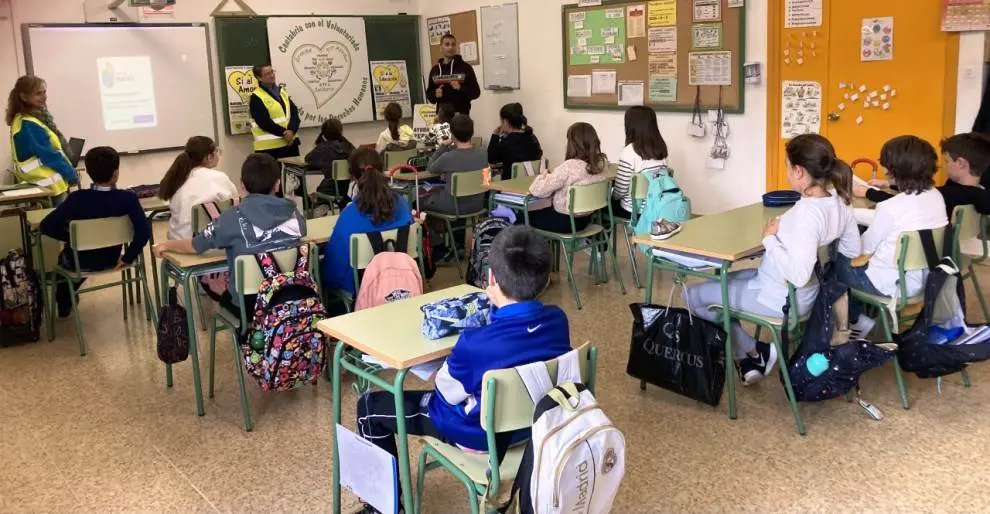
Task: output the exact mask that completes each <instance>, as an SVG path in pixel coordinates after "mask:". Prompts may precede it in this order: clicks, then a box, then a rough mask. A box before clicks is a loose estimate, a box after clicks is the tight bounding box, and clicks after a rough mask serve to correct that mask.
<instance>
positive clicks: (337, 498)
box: [330, 341, 347, 514]
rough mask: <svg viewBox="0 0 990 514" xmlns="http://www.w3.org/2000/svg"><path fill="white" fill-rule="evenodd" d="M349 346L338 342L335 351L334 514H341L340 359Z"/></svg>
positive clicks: (333, 386)
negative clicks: (338, 427)
mask: <svg viewBox="0 0 990 514" xmlns="http://www.w3.org/2000/svg"><path fill="white" fill-rule="evenodd" d="M346 346H347V345H346V344H344V342H343V341H339V342H337V346H336V347H335V348H334V350H333V383H332V384H330V385H331V387H332V388H333V395H332V396H333V407H332V409H333V426H332V427H331V430H333V431H334V433H333V443H331V444H332V445H333V514H340V448H339V447H338V446H337V425H339V424H340V358H341V356H342V355H343V354H344V348H345V347H346Z"/></svg>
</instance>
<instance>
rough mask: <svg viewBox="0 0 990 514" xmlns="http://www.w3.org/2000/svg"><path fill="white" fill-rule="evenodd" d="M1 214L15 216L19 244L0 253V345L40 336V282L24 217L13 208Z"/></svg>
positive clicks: (21, 341) (37, 338)
mask: <svg viewBox="0 0 990 514" xmlns="http://www.w3.org/2000/svg"><path fill="white" fill-rule="evenodd" d="M3 216H16V217H18V218H19V220H18V221H19V223H20V228H21V248H15V249H13V250H10V251H9V252H8V253H7V255H5V256H4V257H0V346H14V345H18V344H23V343H33V342H37V341H38V340H39V339H41V310H42V309H41V305H42V303H41V285H40V282H39V280H38V274H37V273H36V272H35V270H34V261H33V260H32V258H31V245H30V244H29V243H28V241H27V239H26V238H27V233H28V225H27V217H26V216H25V214H24V211H23V210H20V209H15V210H13V211H8V212H5V213H3Z"/></svg>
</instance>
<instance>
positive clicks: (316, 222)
mask: <svg viewBox="0 0 990 514" xmlns="http://www.w3.org/2000/svg"><path fill="white" fill-rule="evenodd" d="M338 219H340V216H324V217H322V218H313V219H310V220H306V237H304V238H302V241H303V242H304V243H313V244H323V243H326V242H327V241H329V240H330V232H332V231H333V227H335V226H337V220H338Z"/></svg>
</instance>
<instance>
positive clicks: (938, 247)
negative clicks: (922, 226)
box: [894, 227, 945, 282]
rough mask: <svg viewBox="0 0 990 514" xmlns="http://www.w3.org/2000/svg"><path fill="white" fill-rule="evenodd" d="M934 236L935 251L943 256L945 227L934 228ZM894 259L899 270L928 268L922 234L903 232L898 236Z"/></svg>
mask: <svg viewBox="0 0 990 514" xmlns="http://www.w3.org/2000/svg"><path fill="white" fill-rule="evenodd" d="M932 238H933V239H935V251H936V252H938V256H939V258H941V257H943V255H942V241H943V240H944V239H945V228H944V227H943V228H936V229H933V230H932ZM894 259H895V260H894V265H896V266H897V268H898V269H899V270H903V271H917V270H925V269H928V259H927V258H926V257H925V248H924V247H923V246H921V234H920V233H919V232H917V231H913V232H903V233H901V235H900V237H898V238H897V249H896V250H895V251H894ZM902 282H903V281H902Z"/></svg>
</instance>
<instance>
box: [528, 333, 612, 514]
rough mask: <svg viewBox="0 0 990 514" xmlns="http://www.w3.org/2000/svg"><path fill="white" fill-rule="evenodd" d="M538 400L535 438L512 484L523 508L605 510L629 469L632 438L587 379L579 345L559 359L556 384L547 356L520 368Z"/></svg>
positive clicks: (594, 513) (548, 512) (533, 513)
mask: <svg viewBox="0 0 990 514" xmlns="http://www.w3.org/2000/svg"><path fill="white" fill-rule="evenodd" d="M516 371H517V372H518V373H519V376H520V377H521V378H522V380H523V383H524V384H525V385H526V390H527V392H528V393H529V396H530V399H531V400H533V401H534V402H535V404H536V413H535V414H534V415H533V428H532V438H531V439H530V441H529V443H528V444H527V446H526V449H525V453H524V454H523V460H522V463H521V464H520V466H519V471H518V473H517V474H516V479H515V481H514V482H513V484H512V498H513V500H514V501H515V504H516V506H517V509H516V510H515V512H519V513H520V514H563V513H572V512H580V513H582V514H603V513H607V512H609V511H611V509H612V502H613V501H614V500H615V496H616V494H617V493H618V491H619V485H620V483H621V482H622V477H623V475H625V472H626V458H625V456H626V442H625V437H624V436H623V435H622V432H621V431H619V429H618V428H616V427H615V426H614V425H613V424H612V422H611V421H609V419H608V416H606V415H605V412H604V411H603V410H602V409H601V407H599V406H598V402H597V401H596V400H595V396H594V395H593V394H591V391H589V390H588V389H587V388H586V387H585V386H584V385H583V384H581V374H580V361H579V358H578V351H577V350H572V351H571V352H568V353H567V354H564V355H562V356H561V357H560V358H559V359H558V369H557V384H556V386H554V384H553V381H552V380H551V378H550V373H549V372H548V371H547V368H546V365H545V364H544V363H542V362H536V363H532V364H527V365H525V366H519V367H517V368H516Z"/></svg>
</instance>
